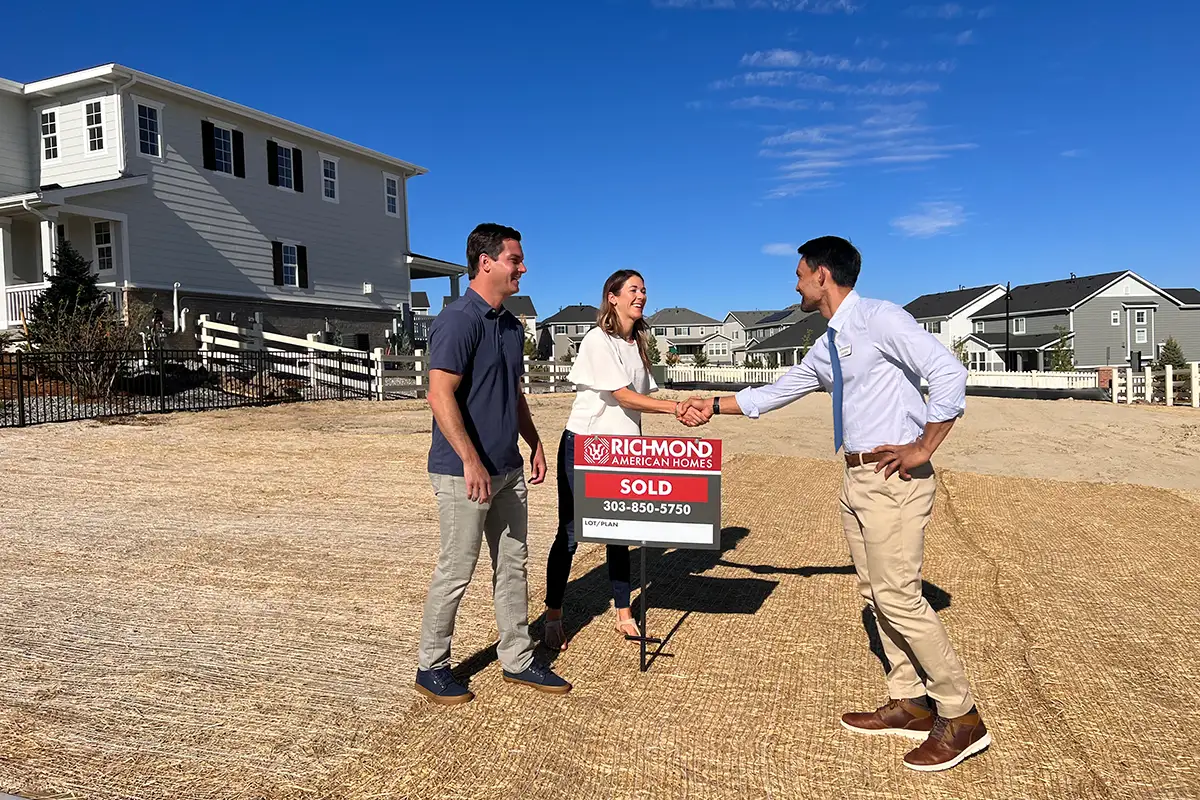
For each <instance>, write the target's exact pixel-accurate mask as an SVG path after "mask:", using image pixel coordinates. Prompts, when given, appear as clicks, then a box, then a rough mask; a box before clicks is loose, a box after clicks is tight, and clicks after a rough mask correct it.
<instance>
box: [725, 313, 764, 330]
mask: <svg viewBox="0 0 1200 800" xmlns="http://www.w3.org/2000/svg"><path fill="white" fill-rule="evenodd" d="M774 313H775V312H774V311H771V310H767V311H730V312H729V313H728V314H726V315H725V319H726V321H728V320H729V318H730V317H733V318H734V319H735V320H737V321H738V322H739V323H741V325H742V327H743V328H749V327H751V326H753V325H754V324H755V323H757V322H758V321H759V320H760V319H762V318H763V317H768V316H770V315H771V314H774Z"/></svg>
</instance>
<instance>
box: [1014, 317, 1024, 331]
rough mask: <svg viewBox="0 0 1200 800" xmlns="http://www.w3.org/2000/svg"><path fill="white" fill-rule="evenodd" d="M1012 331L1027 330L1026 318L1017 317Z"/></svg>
mask: <svg viewBox="0 0 1200 800" xmlns="http://www.w3.org/2000/svg"><path fill="white" fill-rule="evenodd" d="M1012 332H1013V333H1024V332H1025V318H1024V317H1017V318H1016V319H1014V320H1013V322H1012Z"/></svg>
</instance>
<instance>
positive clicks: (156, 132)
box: [137, 99, 163, 159]
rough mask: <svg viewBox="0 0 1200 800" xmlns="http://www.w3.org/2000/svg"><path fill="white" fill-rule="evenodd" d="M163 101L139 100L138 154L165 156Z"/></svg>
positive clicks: (154, 156) (150, 156)
mask: <svg viewBox="0 0 1200 800" xmlns="http://www.w3.org/2000/svg"><path fill="white" fill-rule="evenodd" d="M162 111H163V106H162V103H154V102H151V101H149V100H142V99H138V100H137V119H138V154H139V155H143V156H145V157H146V158H158V159H161V158H162V157H163V140H162Z"/></svg>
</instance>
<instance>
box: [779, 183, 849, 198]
mask: <svg viewBox="0 0 1200 800" xmlns="http://www.w3.org/2000/svg"><path fill="white" fill-rule="evenodd" d="M841 185H842V184H841V183H840V182H838V181H807V182H803V183H785V184H782V185H780V186H776V187H775V188H774V189H772V190H771V191H769V192H767V198H766V199H768V200H782V199H784V198H786V197H795V196H796V195H800V194H808V193H810V192H816V191H819V190H821V189H834V188H837V187H838V186H841Z"/></svg>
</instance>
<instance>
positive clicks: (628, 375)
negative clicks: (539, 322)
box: [567, 328, 658, 436]
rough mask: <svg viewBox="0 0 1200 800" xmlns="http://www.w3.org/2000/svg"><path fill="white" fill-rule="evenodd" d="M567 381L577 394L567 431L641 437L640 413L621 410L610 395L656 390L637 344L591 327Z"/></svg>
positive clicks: (581, 343)
mask: <svg viewBox="0 0 1200 800" xmlns="http://www.w3.org/2000/svg"><path fill="white" fill-rule="evenodd" d="M567 380H568V381H570V382H571V383H573V384H575V389H576V392H577V394H576V395H575V403H574V404H573V405H572V406H571V416H570V418H569V419H568V420H567V430H569V431H571V433H574V434H581V435H582V434H589V433H607V434H613V435H620V436H638V435H640V434H641V432H642V412H640V411H634V410H633V409H630V408H621V406H620V404H619V403H617V401H616V398H614V397H613V392H615V391H616V390H617V389H631V390H632V391H635V392H637V393H638V394H650V393H652V392H656V391H658V386H657V385H655V383H654V378H653V377H651V375H650V370H648V369H646V365H645V364H643V363H642V358H641V356H640V355H638V348H637V343H636V342H627V341H625V340H624V339H620V338H618V337H616V336H609V335H608V334H607V333H605V332H604V331H603V330H601V329H600V328H592V329H591V330H590V331H588V332H587V335H586V336H584V337H583V341H582V342H580V343H579V354H578V355H577V356H576V358H575V363H574V364H573V365H572V366H571V372H570V374H568V375H567Z"/></svg>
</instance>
